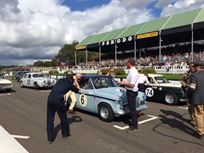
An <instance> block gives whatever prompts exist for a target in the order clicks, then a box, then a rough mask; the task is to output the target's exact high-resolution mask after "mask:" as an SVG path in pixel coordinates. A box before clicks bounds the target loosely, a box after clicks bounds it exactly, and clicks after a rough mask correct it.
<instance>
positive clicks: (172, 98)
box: [165, 93, 177, 105]
mask: <svg viewBox="0 0 204 153" xmlns="http://www.w3.org/2000/svg"><path fill="white" fill-rule="evenodd" d="M165 102H166V103H167V104H169V105H175V104H177V97H176V96H175V95H174V94H172V93H167V94H166V95H165Z"/></svg>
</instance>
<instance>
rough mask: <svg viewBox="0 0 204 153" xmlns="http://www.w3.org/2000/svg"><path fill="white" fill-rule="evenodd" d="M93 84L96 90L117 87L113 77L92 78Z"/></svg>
mask: <svg viewBox="0 0 204 153" xmlns="http://www.w3.org/2000/svg"><path fill="white" fill-rule="evenodd" d="M92 82H93V84H94V87H95V88H96V89H99V88H108V87H117V84H116V82H115V81H114V79H113V78H111V77H96V78H92Z"/></svg>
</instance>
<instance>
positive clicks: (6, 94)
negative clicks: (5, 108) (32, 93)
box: [0, 93, 11, 96]
mask: <svg viewBox="0 0 204 153" xmlns="http://www.w3.org/2000/svg"><path fill="white" fill-rule="evenodd" d="M10 95H11V93H5V94H0V96H10Z"/></svg>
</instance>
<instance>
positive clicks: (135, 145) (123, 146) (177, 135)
mask: <svg viewBox="0 0 204 153" xmlns="http://www.w3.org/2000/svg"><path fill="white" fill-rule="evenodd" d="M13 89H14V91H12V92H10V93H0V126H1V127H2V128H0V129H3V130H0V133H1V134H0V144H1V145H2V144H3V141H4V139H3V138H1V137H2V133H3V132H2V131H6V132H7V133H9V134H10V136H11V137H12V138H13V139H14V138H15V140H17V142H18V143H19V145H21V146H22V147H23V148H24V149H25V150H26V151H27V152H30V153H203V150H204V142H203V141H201V140H199V139H197V138H196V137H195V136H194V128H193V126H192V125H191V124H190V123H189V121H188V119H189V116H188V113H187V109H186V105H179V106H169V105H166V104H162V103H156V102H149V104H148V105H149V108H148V109H147V110H145V111H144V112H143V113H144V114H145V115H143V116H141V117H140V118H139V121H140V125H139V130H138V131H136V132H127V130H126V129H127V121H128V117H120V118H117V119H116V120H114V121H113V122H110V123H107V122H103V121H101V120H100V119H99V118H98V117H97V116H96V115H93V114H90V113H86V112H83V111H80V110H77V111H76V114H68V118H69V121H70V128H71V136H70V137H68V138H66V139H64V138H62V136H61V130H60V121H59V118H58V115H57V114H56V116H55V130H56V132H57V137H56V139H55V141H54V142H53V143H52V144H48V142H47V135H46V111H47V96H48V94H49V92H50V90H35V89H31V88H21V87H20V85H19V84H18V83H17V82H15V81H14V88H13ZM4 142H5V141H4ZM1 148H2V147H1ZM11 148H14V150H13V153H17V152H16V150H15V147H10V149H11ZM0 152H2V153H7V152H6V150H3V151H2V150H1V149H0ZM9 153H12V152H9Z"/></svg>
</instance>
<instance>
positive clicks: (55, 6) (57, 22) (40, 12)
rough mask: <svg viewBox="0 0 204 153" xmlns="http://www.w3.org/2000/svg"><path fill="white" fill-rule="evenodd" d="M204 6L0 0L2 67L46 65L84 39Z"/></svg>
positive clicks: (202, 1) (178, 1)
mask: <svg viewBox="0 0 204 153" xmlns="http://www.w3.org/2000/svg"><path fill="white" fill-rule="evenodd" d="M200 7H204V0H0V65H27V64H33V62H35V61H37V60H49V59H52V58H53V57H54V56H56V55H57V53H58V51H59V50H60V49H61V48H62V47H63V46H64V44H69V43H72V42H73V41H78V42H80V41H81V40H83V39H84V38H85V37H86V36H88V35H92V34H97V33H102V32H106V31H110V30H114V29H118V28H123V27H126V26H129V25H135V24H138V23H142V22H146V21H149V20H153V19H155V18H159V17H161V16H169V15H173V14H176V13H179V12H185V11H189V10H193V9H197V8H200Z"/></svg>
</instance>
